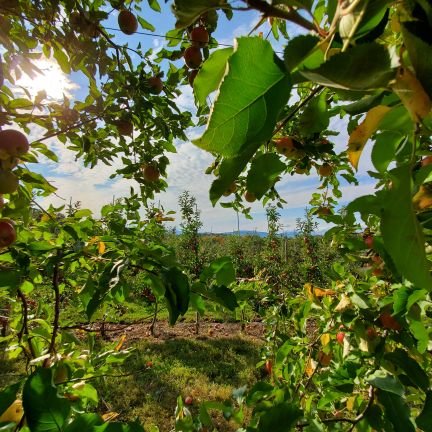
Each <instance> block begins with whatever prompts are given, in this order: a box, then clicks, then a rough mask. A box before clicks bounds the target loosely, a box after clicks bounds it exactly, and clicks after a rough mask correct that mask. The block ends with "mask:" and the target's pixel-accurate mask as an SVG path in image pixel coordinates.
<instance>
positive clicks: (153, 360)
mask: <svg viewBox="0 0 432 432" xmlns="http://www.w3.org/2000/svg"><path fill="white" fill-rule="evenodd" d="M99 328H100V324H95V325H94V329H95V330H97V329H99ZM105 331H106V337H107V339H108V340H106V341H104V340H103V339H102V338H100V337H98V341H99V342H100V343H101V345H102V346H103V345H104V344H110V345H111V346H112V345H113V343H114V344H116V343H117V341H120V340H123V339H124V343H123V347H132V348H134V350H133V353H132V355H131V356H130V357H129V358H128V359H127V360H126V362H125V363H124V364H123V366H122V367H121V371H120V370H119V371H118V375H122V376H121V377H105V378H104V379H103V380H102V379H101V380H98V381H93V382H92V384H93V385H95V387H97V389H98V392H99V397H100V403H99V407H98V412H100V413H101V414H105V413H109V412H114V413H117V414H118V417H117V420H135V419H138V420H139V421H140V422H141V423H142V424H143V425H144V427H145V430H146V431H147V432H156V431H160V432H170V431H172V430H173V428H174V411H175V407H176V402H177V397H178V396H182V397H183V399H184V398H186V397H187V396H191V397H192V399H193V403H192V405H191V406H190V407H188V408H189V409H190V411H191V412H192V413H194V414H197V413H198V409H199V403H200V402H202V401H210V400H211V401H224V400H226V399H230V397H231V394H232V391H233V390H234V389H236V388H239V387H242V386H245V385H246V386H247V387H248V388H250V387H251V386H252V385H253V384H254V383H255V382H256V381H258V380H259V379H261V378H264V376H265V373H264V369H263V368H258V369H257V367H256V364H257V363H258V362H259V361H260V359H261V356H260V355H261V348H262V346H263V342H264V327H263V324H262V323H261V322H253V323H249V324H246V326H245V327H244V328H243V329H242V326H241V324H240V323H227V322H225V323H218V322H213V321H203V322H202V323H201V325H200V331H199V334H198V335H197V334H196V333H195V324H194V323H193V322H179V323H177V324H176V325H175V326H174V327H171V326H169V325H168V324H167V322H166V321H158V322H157V323H156V326H155V336H152V335H151V334H150V332H149V323H148V322H147V323H136V324H130V325H126V324H119V323H113V324H105ZM76 334H77V335H78V337H84V335H85V333H84V332H82V331H80V330H76ZM96 334H98V335H100V333H99V332H98V331H96ZM123 335H125V336H126V338H123V337H122V336H123ZM0 363H1V364H0V383H1V384H0V389H1V388H2V387H3V384H4V385H5V386H6V385H8V384H11V383H12V382H15V380H14V378H13V376H14V374H22V373H23V369H24V365H23V364H19V362H16V361H14V362H8V361H6V362H3V361H2V362H0ZM116 374H117V373H116ZM2 381H3V382H2ZM211 415H212V417H213V420H214V423H215V426H216V430H217V431H220V432H233V431H235V430H237V429H238V425H237V424H235V423H233V422H230V421H227V420H226V419H224V417H223V416H222V414H221V413H218V412H211ZM247 418H248V412H245V421H246V420H247ZM156 426H157V428H158V429H157V428H156Z"/></svg>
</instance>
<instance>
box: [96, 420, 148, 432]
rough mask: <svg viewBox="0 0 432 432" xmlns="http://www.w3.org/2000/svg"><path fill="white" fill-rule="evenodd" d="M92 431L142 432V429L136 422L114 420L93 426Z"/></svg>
mask: <svg viewBox="0 0 432 432" xmlns="http://www.w3.org/2000/svg"><path fill="white" fill-rule="evenodd" d="M93 432H144V429H143V428H142V426H140V425H139V424H138V423H119V422H114V423H105V424H103V425H101V426H95V427H94V428H93Z"/></svg>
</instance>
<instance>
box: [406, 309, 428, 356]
mask: <svg viewBox="0 0 432 432" xmlns="http://www.w3.org/2000/svg"><path fill="white" fill-rule="evenodd" d="M409 329H410V331H411V333H412V334H413V336H414V337H415V338H416V339H417V349H418V350H419V352H420V353H421V354H423V353H425V352H426V350H427V347H428V343H429V332H428V331H427V329H426V327H425V326H424V324H423V323H422V322H421V321H420V320H415V319H413V318H412V317H411V319H410V323H409Z"/></svg>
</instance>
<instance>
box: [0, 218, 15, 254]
mask: <svg viewBox="0 0 432 432" xmlns="http://www.w3.org/2000/svg"><path fill="white" fill-rule="evenodd" d="M15 241H16V231H15V227H14V226H13V223H12V222H11V221H10V220H9V219H0V248H5V247H9V246H10V245H11V244H12V243H15Z"/></svg>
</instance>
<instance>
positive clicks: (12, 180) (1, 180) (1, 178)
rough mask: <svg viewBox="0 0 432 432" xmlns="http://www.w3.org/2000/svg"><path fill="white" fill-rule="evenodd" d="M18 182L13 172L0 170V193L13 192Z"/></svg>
mask: <svg viewBox="0 0 432 432" xmlns="http://www.w3.org/2000/svg"><path fill="white" fill-rule="evenodd" d="M18 184H19V182H18V177H17V176H16V175H15V174H14V173H12V172H10V171H3V170H0V194H11V193H14V192H15V191H16V190H17V189H18Z"/></svg>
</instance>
